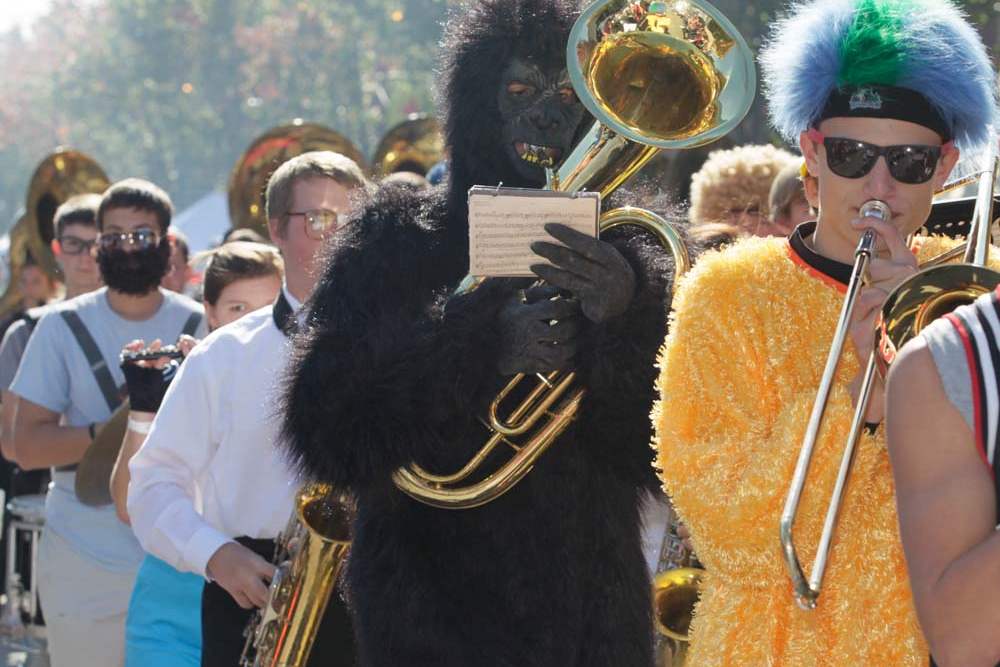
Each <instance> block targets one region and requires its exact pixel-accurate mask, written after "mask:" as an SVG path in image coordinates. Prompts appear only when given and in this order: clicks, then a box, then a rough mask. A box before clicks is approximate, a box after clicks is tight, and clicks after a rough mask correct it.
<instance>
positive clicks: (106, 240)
mask: <svg viewBox="0 0 1000 667" xmlns="http://www.w3.org/2000/svg"><path fill="white" fill-rule="evenodd" d="M97 242H98V243H99V244H100V246H101V247H102V248H104V249H106V250H112V249H114V248H124V247H125V246H126V245H128V244H131V245H133V246H135V247H136V248H138V249H139V250H146V249H148V248H152V247H153V246H155V245H157V244H158V243H159V242H160V235H159V234H157V233H156V232H154V231H153V230H152V229H137V230H135V231H134V232H104V233H103V234H101V235H100V236H98V237H97Z"/></svg>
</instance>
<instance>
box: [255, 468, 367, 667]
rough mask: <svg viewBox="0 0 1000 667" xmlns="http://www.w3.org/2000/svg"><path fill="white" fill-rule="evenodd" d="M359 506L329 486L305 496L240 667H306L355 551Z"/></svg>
mask: <svg viewBox="0 0 1000 667" xmlns="http://www.w3.org/2000/svg"><path fill="white" fill-rule="evenodd" d="M353 515H354V504H353V502H352V501H351V500H350V498H348V497H347V496H345V495H341V494H338V493H336V492H335V491H334V490H333V488H332V487H331V486H330V485H328V484H320V483H309V484H306V485H304V486H303V487H302V489H300V490H299V493H298V496H297V497H296V500H295V512H294V513H293V514H292V517H291V519H290V520H289V522H288V526H287V527H286V528H285V530H284V532H282V534H281V536H280V537H279V538H278V541H277V545H276V547H275V557H274V560H273V562H274V563H275V565H277V570H276V572H275V575H274V578H273V579H272V580H271V588H270V591H269V594H268V600H267V604H266V605H265V606H264V608H263V609H260V610H258V611H256V612H255V613H254V615H253V616H252V617H251V620H250V623H249V625H248V626H247V629H246V643H245V644H244V646H243V654H242V656H241V657H240V663H239V664H240V667H301V666H302V665H305V664H306V662H307V661H308V659H309V652H310V650H311V649H312V646H313V643H314V641H315V639H316V632H317V630H318V629H319V625H320V622H321V621H322V619H323V614H324V612H325V611H326V607H327V603H328V602H329V601H330V596H331V595H333V594H334V591H335V589H336V586H337V580H338V578H339V576H340V572H341V570H342V569H343V567H344V564H345V563H346V562H347V556H348V554H349V553H350V550H351V528H350V527H351V522H352V520H353Z"/></svg>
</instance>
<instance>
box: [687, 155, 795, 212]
mask: <svg viewBox="0 0 1000 667" xmlns="http://www.w3.org/2000/svg"><path fill="white" fill-rule="evenodd" d="M798 159H799V158H797V157H796V156H795V155H792V154H791V153H789V152H788V151H786V150H782V149H780V148H776V147H774V146H772V145H770V144H763V145H749V146H737V147H736V148H729V149H726V150H720V151H712V152H711V153H709V155H708V159H707V160H705V164H703V165H702V167H701V169H700V170H698V172H697V173H696V174H695V175H694V176H692V177H691V212H690V214H689V215H690V219H691V224H692V225H700V224H704V223H706V222H717V221H720V220H725V219H726V217H727V216H728V214H730V213H731V212H733V211H744V210H749V209H752V208H756V209H757V210H758V211H759V212H760V214H761V215H762V216H764V217H769V215H770V207H769V204H768V196H769V194H770V192H771V182H772V181H773V180H774V178H775V176H777V175H778V172H780V171H781V170H782V169H784V168H785V167H786V166H787V165H789V164H792V163H797V161H798Z"/></svg>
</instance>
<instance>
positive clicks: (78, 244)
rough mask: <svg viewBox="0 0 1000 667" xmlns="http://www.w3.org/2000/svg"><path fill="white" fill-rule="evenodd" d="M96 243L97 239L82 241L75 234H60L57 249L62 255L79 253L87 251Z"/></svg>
mask: <svg viewBox="0 0 1000 667" xmlns="http://www.w3.org/2000/svg"><path fill="white" fill-rule="evenodd" d="M95 245H97V239H93V240H91V241H84V240H83V239H81V238H78V237H76V236H68V235H67V236H60V237H59V250H60V252H62V254H64V255H81V254H83V253H89V252H90V249H91V248H93V247H94V246H95Z"/></svg>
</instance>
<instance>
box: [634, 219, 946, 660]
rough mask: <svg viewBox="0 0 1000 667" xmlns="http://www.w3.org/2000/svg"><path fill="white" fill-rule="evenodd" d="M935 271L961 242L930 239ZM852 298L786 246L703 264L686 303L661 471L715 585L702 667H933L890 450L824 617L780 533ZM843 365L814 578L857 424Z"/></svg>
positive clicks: (818, 502) (672, 342) (682, 300)
mask: <svg viewBox="0 0 1000 667" xmlns="http://www.w3.org/2000/svg"><path fill="white" fill-rule="evenodd" d="M921 240H922V244H921V248H920V250H919V252H918V256H919V257H920V258H921V259H926V258H928V257H932V256H934V255H935V254H937V253H938V252H941V251H943V250H944V249H946V248H948V247H950V246H952V245H954V244H955V242H954V241H951V240H948V239H943V238H933V239H921ZM844 291H845V286H844V285H843V284H841V283H839V282H837V281H836V280H835V279H833V278H831V277H830V276H828V275H825V274H823V273H821V272H820V271H818V270H817V269H815V268H813V267H811V266H809V264H808V263H806V261H805V260H804V259H803V258H802V257H801V256H800V255H799V254H797V253H796V252H795V251H794V250H793V249H792V246H791V245H790V244H789V242H788V240H786V239H747V240H744V241H741V242H739V243H737V244H735V245H733V246H731V247H729V248H727V249H725V250H722V251H720V252H716V253H711V254H708V255H706V256H703V257H702V258H701V259H700V260H699V262H698V264H697V265H696V266H695V268H694V269H693V270H692V271H691V272H690V273H688V274H687V275H686V276H685V277H684V279H683V280H682V282H681V285H680V288H679V290H678V291H677V293H676V296H675V297H674V304H673V305H674V314H673V316H672V322H671V325H670V333H669V335H668V336H667V339H666V341H665V343H664V346H663V349H662V351H661V356H660V361H659V365H660V369H661V373H660V376H659V382H658V387H659V390H660V396H661V397H662V400H661V401H659V402H658V403H657V404H656V405H655V406H654V409H653V425H654V428H655V430H656V438H657V449H658V456H657V467H658V468H659V469H660V470H661V471H662V472H661V478H662V480H663V482H664V490H665V491H666V492H667V494H668V495H669V496H670V497H671V498H672V500H673V503H674V506H675V508H676V509H677V511H678V513H679V515H680V517H681V518H682V520H683V521H684V522H685V523H686V524H687V526H688V527H689V529H690V530H691V534H692V542H693V544H694V547H695V550H696V552H697V554H698V556H699V558H700V560H701V561H702V563H704V565H705V567H706V568H707V570H708V573H709V574H708V579H707V583H706V585H705V587H704V590H703V594H702V597H701V601H700V602H699V604H698V606H697V609H696V615H695V619H694V624H693V628H692V632H693V637H692V642H691V647H690V653H689V658H688V662H687V665H688V666H689V667H702V666H704V665H720V666H721V665H725V666H729V665H753V666H754V667H759V666H763V665H803V666H805V665H809V666H812V665H838V666H840V665H852V666H853V665H858V666H860V665H865V666H872V665H887V666H888V665H892V666H894V667H895V666H899V665H926V664H928V655H929V654H928V650H927V646H926V644H925V643H924V640H923V638H922V635H921V632H920V628H919V626H918V624H917V618H916V613H915V610H914V608H913V603H912V598H911V593H910V588H909V582H908V581H907V574H906V567H905V562H904V559H903V550H902V546H901V544H900V540H899V532H898V526H897V520H896V506H895V500H894V498H893V480H892V474H891V470H890V468H889V458H888V455H887V452H886V449H885V435H884V431H883V428H882V427H879V428H878V429H877V431H876V433H875V435H867V434H866V435H865V436H864V438H863V440H862V442H861V443H860V444H859V446H858V451H857V455H856V459H855V462H854V468H853V472H852V475H851V479H850V482H849V484H848V488H847V492H846V498H845V503H844V505H843V508H842V510H841V518H840V524H839V527H838V530H837V536H836V538H835V540H834V545H833V549H832V554H831V559H830V561H829V564H828V568H827V573H826V579H825V581H824V584H823V594H822V596H821V598H820V601H819V607H818V608H817V609H816V610H814V611H811V612H808V611H802V610H800V609H799V608H798V606H797V605H796V603H795V601H794V599H793V596H792V590H791V585H790V583H789V580H788V576H787V574H786V570H785V565H784V561H783V560H782V557H781V552H780V545H779V541H778V521H779V517H780V514H781V510H782V507H783V504H784V501H785V495H786V493H787V489H788V485H789V482H790V480H791V477H792V471H793V470H794V467H795V462H796V459H797V457H798V454H799V448H800V446H801V442H802V436H803V433H804V431H805V427H806V423H807V421H808V419H809V413H810V410H811V409H812V404H813V401H814V399H815V395H816V389H817V387H818V386H819V381H820V377H821V375H822V372H823V366H824V364H825V362H826V357H827V353H828V350H829V346H830V341H831V339H832V338H833V332H834V328H835V326H836V322H837V317H838V315H839V311H840V308H841V305H842V303H843V299H844ZM858 367H859V363H858V361H857V359H856V357H855V355H854V353H853V351H852V350H851V349H850V346H848V349H846V350H845V353H844V356H843V358H842V359H841V364H840V368H839V369H838V372H837V376H836V382H835V384H834V387H833V390H832V392H831V402H830V405H829V406H828V408H827V412H826V425H825V427H824V428H823V430H822V432H821V437H820V440H819V443H818V445H817V447H816V450H815V454H814V458H813V463H812V467H811V469H810V483H809V485H808V487H807V489H806V491H805V493H804V494H803V497H802V502H801V505H800V510H799V516H798V520H797V522H796V542H797V548H798V550H799V554H800V559H801V560H802V561H803V566H804V569H805V570H806V572H807V573H808V571H809V568H810V567H811V565H812V559H813V556H814V554H815V552H816V544H817V542H818V539H819V534H820V531H821V529H822V522H823V518H824V513H825V510H826V506H827V500H828V498H829V494H830V492H831V490H832V488H833V482H834V479H835V477H836V473H837V468H838V466H839V463H840V457H841V453H842V451H843V443H844V442H845V436H846V433H847V430H848V428H849V425H850V419H851V416H852V407H851V398H850V395H849V393H848V388H847V387H848V383H849V382H850V380H851V379H852V378H853V377H854V376H855V375H856V374H857V373H858V370H859V368H858Z"/></svg>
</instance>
